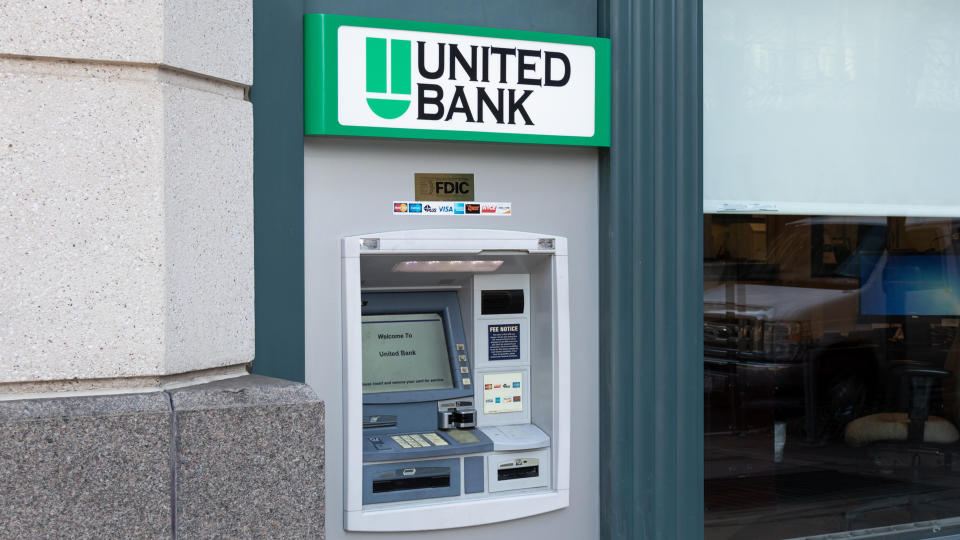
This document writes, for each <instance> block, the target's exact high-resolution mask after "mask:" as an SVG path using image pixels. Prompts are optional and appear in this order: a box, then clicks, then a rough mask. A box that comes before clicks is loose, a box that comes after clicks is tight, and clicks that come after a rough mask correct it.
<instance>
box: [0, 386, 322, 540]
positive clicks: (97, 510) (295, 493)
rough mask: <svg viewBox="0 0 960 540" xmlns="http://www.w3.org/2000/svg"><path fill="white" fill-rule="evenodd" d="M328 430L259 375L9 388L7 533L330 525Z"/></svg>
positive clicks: (4, 488) (3, 470)
mask: <svg viewBox="0 0 960 540" xmlns="http://www.w3.org/2000/svg"><path fill="white" fill-rule="evenodd" d="M323 433H324V410H323V403H321V402H320V401H319V400H318V399H317V397H316V394H314V393H313V391H312V390H310V388H309V387H307V386H305V385H302V384H297V383H291V382H289V381H281V380H278V379H269V378H266V377H260V376H245V377H238V378H235V379H230V380H224V381H218V382H216V383H210V384H203V385H195V386H190V387H185V388H181V389H178V390H176V391H170V392H153V393H146V394H126V395H111V396H97V397H73V398H60V399H39V400H19V401H0V494H2V495H3V496H2V497H0V511H2V513H3V519H0V538H71V539H72V538H156V539H161V538H177V539H194V538H237V539H242V538H312V539H316V538H323V537H324V506H323V501H324V465H323V458H324V446H323Z"/></svg>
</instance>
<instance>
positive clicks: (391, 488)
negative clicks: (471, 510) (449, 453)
mask: <svg viewBox="0 0 960 540" xmlns="http://www.w3.org/2000/svg"><path fill="white" fill-rule="evenodd" d="M458 495H460V459H459V458H446V459H435V460H424V461H406V462H402V463H376V464H370V465H364V467H363V504H376V503H388V502H397V501H412V500H416V499H434V498H437V497H456V496H458Z"/></svg>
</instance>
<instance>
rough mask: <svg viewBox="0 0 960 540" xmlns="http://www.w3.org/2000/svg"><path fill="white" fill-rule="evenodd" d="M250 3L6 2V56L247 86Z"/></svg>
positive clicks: (0, 44)
mask: <svg viewBox="0 0 960 540" xmlns="http://www.w3.org/2000/svg"><path fill="white" fill-rule="evenodd" d="M252 10H253V7H252V0H211V1H206V2H205V1H201V0H144V1H139V2H127V1H123V0H101V1H96V2H90V1H86V2H84V1H83V0H53V1H50V2H45V3H44V4H43V5H39V4H37V3H35V2H24V1H23V0H0V21H2V24H0V54H16V55H26V56H46V57H53V58H70V59H86V60H110V61H119V62H135V63H145V64H164V65H168V66H172V67H176V68H180V69H185V70H188V71H193V72H196V73H201V74H204V75H209V76H211V77H216V78H219V79H224V80H228V81H232V82H236V83H241V84H246V85H249V84H251V83H252V81H253V14H252Z"/></svg>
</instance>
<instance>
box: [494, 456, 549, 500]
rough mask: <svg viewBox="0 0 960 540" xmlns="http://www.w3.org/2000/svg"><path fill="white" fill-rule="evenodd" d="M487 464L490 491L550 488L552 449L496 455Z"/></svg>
mask: <svg viewBox="0 0 960 540" xmlns="http://www.w3.org/2000/svg"><path fill="white" fill-rule="evenodd" d="M487 459H488V462H487V475H488V476H487V485H488V486H489V491H490V492H491V493H495V492H498V491H510V490H514V489H532V488H543V487H550V449H549V448H544V449H543V450H531V451H527V452H512V453H507V452H504V453H496V454H493V455H492V456H489V457H488V458H487Z"/></svg>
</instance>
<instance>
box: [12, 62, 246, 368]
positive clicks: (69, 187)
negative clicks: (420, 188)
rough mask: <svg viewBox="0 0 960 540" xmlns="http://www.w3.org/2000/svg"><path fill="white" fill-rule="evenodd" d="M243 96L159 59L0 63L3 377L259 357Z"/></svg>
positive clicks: (239, 361)
mask: <svg viewBox="0 0 960 540" xmlns="http://www.w3.org/2000/svg"><path fill="white" fill-rule="evenodd" d="M242 98H243V92H242V90H241V89H240V88H237V87H235V86H232V85H223V84H219V83H216V82H211V81H204V80H199V79H196V78H194V77H187V76H185V75H181V74H177V73H171V72H169V71H165V70H160V69H157V68H150V67H130V66H119V65H106V64H100V65H88V64H78V63H73V62H66V61H57V62H52V61H29V60H25V59H2V58H0V104H2V107H3V110H4V114H0V253H3V254H4V256H3V257H0V305H2V306H3V309H2V310H0V382H16V381H42V380H65V379H73V378H81V379H89V378H112V377H132V376H152V375H166V374H172V373H180V372H185V371H191V370H199V369H206V368H214V367H220V366H226V365H235V364H243V363H246V362H249V361H250V360H251V359H252V358H253V324H254V322H253V196H252V189H253V188H252V178H253V162H252V134H253V131H252V110H251V107H250V103H249V102H246V101H243V99H242Z"/></svg>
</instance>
